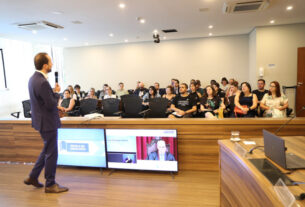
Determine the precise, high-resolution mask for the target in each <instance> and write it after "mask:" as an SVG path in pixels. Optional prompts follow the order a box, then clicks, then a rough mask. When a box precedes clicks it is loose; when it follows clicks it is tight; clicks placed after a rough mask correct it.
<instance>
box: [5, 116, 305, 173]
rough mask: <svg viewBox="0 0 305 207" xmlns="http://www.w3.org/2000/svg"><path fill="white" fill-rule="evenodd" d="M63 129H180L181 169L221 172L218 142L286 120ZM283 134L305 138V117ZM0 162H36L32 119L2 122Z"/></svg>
mask: <svg viewBox="0 0 305 207" xmlns="http://www.w3.org/2000/svg"><path fill="white" fill-rule="evenodd" d="M61 120H62V127H63V128H104V129H120V128H121V129H177V132H178V160H179V170H195V171H204V170H209V171H218V168H219V166H218V144H217V141H218V140H219V139H229V138H230V136H231V131H236V130H237V131H240V136H241V137H243V138H253V137H262V129H266V130H269V131H271V132H272V131H275V130H276V129H277V128H278V127H280V126H281V125H282V124H283V123H284V122H285V121H287V119H265V118H264V119H263V118H261V119H259V118H256V119H252V118H248V119H229V118H228V119H219V120H207V119H203V118H198V119H197V118H193V119H175V120H172V119H166V118H165V119H122V118H119V117H106V118H104V119H98V120H91V121H88V120H87V119H86V118H84V117H64V118H62V119H61ZM279 134H280V135H294V136H296V135H302V136H305V118H296V119H294V120H293V121H292V122H290V123H289V125H287V126H286V127H285V128H283V129H282V131H281V132H280V133H279ZM0 143H1V144H0V161H20V162H35V161H36V159H37V157H38V155H39V153H40V151H41V149H42V141H41V138H40V135H39V133H38V132H36V131H35V130H34V129H33V128H32V127H31V119H11V120H9V119H5V120H0Z"/></svg>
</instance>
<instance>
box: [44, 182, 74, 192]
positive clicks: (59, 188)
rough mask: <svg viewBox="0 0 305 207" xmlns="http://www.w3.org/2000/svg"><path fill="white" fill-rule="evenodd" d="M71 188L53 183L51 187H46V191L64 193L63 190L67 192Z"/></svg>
mask: <svg viewBox="0 0 305 207" xmlns="http://www.w3.org/2000/svg"><path fill="white" fill-rule="evenodd" d="M68 190H69V188H67V187H64V186H60V185H58V184H57V183H55V184H54V185H51V186H49V187H45V191H44V192H45V193H62V192H66V191H68Z"/></svg>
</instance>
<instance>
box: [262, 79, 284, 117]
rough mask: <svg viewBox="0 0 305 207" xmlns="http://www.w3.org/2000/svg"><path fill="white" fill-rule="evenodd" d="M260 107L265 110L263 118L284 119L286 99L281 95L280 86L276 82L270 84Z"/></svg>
mask: <svg viewBox="0 0 305 207" xmlns="http://www.w3.org/2000/svg"><path fill="white" fill-rule="evenodd" d="M260 107H261V108H262V109H264V110H265V112H264V114H263V116H265V117H276V118H281V117H286V109H287V108H288V98H287V97H286V96H285V95H283V94H281V88H280V84H279V82H277V81H272V82H271V83H270V89H269V92H268V93H266V94H265V95H264V97H263V99H262V100H261V103H260Z"/></svg>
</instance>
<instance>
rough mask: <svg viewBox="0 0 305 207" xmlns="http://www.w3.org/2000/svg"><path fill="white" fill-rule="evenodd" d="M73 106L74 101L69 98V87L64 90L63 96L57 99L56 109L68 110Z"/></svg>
mask: <svg viewBox="0 0 305 207" xmlns="http://www.w3.org/2000/svg"><path fill="white" fill-rule="evenodd" d="M74 106H75V101H74V99H73V98H71V94H70V91H69V89H66V90H65V91H64V98H63V99H59V101H58V107H57V108H58V109H59V110H60V111H62V112H69V111H72V110H73V108H74Z"/></svg>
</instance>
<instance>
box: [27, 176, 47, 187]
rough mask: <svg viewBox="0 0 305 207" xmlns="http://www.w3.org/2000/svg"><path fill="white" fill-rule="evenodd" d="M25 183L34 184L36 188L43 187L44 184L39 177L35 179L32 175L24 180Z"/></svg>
mask: <svg viewBox="0 0 305 207" xmlns="http://www.w3.org/2000/svg"><path fill="white" fill-rule="evenodd" d="M24 184H26V185H33V186H35V187H36V188H42V187H43V184H42V183H40V182H39V181H38V179H34V178H31V177H28V178H26V179H25V180H24Z"/></svg>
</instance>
